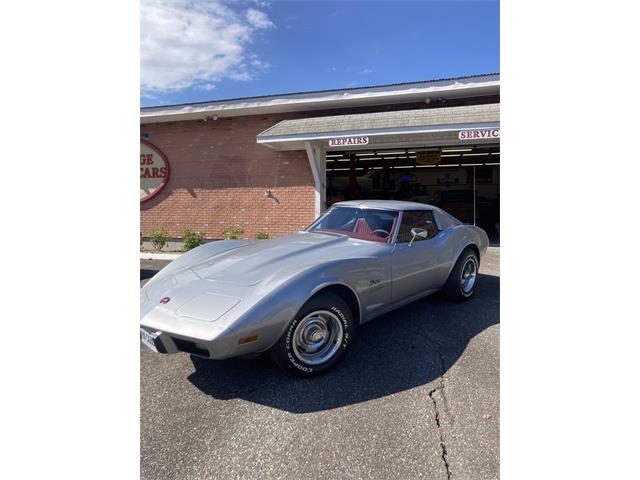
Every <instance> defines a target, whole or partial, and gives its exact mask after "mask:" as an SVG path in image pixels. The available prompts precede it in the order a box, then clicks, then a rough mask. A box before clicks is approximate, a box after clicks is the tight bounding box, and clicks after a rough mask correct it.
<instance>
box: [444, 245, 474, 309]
mask: <svg viewBox="0 0 640 480" xmlns="http://www.w3.org/2000/svg"><path fill="white" fill-rule="evenodd" d="M478 266H479V262H478V257H477V255H476V254H475V252H474V251H473V250H471V249H470V248H467V249H466V250H464V251H463V252H462V254H461V255H460V257H458V261H457V262H456V264H455V265H454V267H453V270H451V273H450V274H449V278H448V279H447V282H446V283H445V284H444V287H442V293H444V295H445V296H446V297H448V298H450V299H451V300H458V301H461V300H466V299H468V298H470V297H472V296H473V293H474V292H475V288H476V285H477V283H478Z"/></svg>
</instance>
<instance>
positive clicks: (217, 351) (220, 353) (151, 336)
mask: <svg viewBox="0 0 640 480" xmlns="http://www.w3.org/2000/svg"><path fill="white" fill-rule="evenodd" d="M140 341H141V342H142V343H143V345H145V346H146V347H147V348H149V349H150V350H153V351H155V352H158V353H181V352H183V353H189V354H191V355H197V356H198V357H202V358H210V359H215V360H222V359H224V358H229V357H230V356H236V355H231V352H232V351H233V350H237V348H236V347H237V340H236V336H235V335H229V336H223V337H220V338H216V339H214V340H200V339H197V338H190V337H185V336H182V335H177V334H174V333H168V332H162V331H160V330H154V329H151V328H147V327H141V328H140ZM244 350H246V352H242V354H245V353H247V354H248V353H252V352H251V347H250V346H249V345H247V348H246V349H244Z"/></svg>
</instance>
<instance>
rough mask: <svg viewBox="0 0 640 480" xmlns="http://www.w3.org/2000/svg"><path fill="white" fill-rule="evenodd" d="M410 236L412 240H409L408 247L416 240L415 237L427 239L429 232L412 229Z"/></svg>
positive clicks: (421, 229)
mask: <svg viewBox="0 0 640 480" xmlns="http://www.w3.org/2000/svg"><path fill="white" fill-rule="evenodd" d="M411 235H412V238H411V241H410V242H409V246H411V245H413V241H414V240H415V239H416V237H420V238H428V237H429V232H427V231H426V230H425V229H424V228H412V229H411Z"/></svg>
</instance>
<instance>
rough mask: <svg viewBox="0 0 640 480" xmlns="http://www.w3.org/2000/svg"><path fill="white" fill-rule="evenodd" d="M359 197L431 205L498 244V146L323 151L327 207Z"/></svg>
mask: <svg viewBox="0 0 640 480" xmlns="http://www.w3.org/2000/svg"><path fill="white" fill-rule="evenodd" d="M360 199H387V200H407V201H415V202H421V203H429V204H431V205H436V206H438V207H440V208H442V209H443V210H445V211H447V212H449V213H450V214H452V215H453V216H455V217H456V218H458V219H459V220H460V221H462V222H464V223H471V224H476V225H478V226H479V227H481V228H483V229H484V230H485V231H486V232H487V233H488V234H489V236H490V238H491V240H492V242H499V232H500V145H499V144H481V145H459V144H458V145H455V146H442V147H407V148H389V149H376V150H357V151H354V150H349V151H327V153H326V206H327V207H329V206H331V205H332V204H333V203H335V202H339V201H342V200H360Z"/></svg>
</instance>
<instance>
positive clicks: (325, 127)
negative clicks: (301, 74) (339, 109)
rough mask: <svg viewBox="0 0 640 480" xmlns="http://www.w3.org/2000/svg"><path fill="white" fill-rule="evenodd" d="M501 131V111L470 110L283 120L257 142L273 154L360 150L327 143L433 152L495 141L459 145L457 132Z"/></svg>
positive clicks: (477, 107)
mask: <svg viewBox="0 0 640 480" xmlns="http://www.w3.org/2000/svg"><path fill="white" fill-rule="evenodd" d="M499 128H500V105H499V104H489V105H473V106H462V107H449V108H438V109H424V110H406V111H394V112H378V113H368V114H355V115H342V116H332V117H315V118H307V119H296V120H284V121H282V122H280V123H278V124H276V125H274V126H273V127H271V128H269V129H267V130H265V131H264V132H262V133H260V134H259V135H258V136H257V137H256V141H257V143H259V144H261V145H265V146H268V147H270V148H273V149H275V150H304V149H305V148H306V144H307V143H314V144H315V145H317V146H319V147H321V148H323V149H324V150H362V149H363V146H362V145H361V144H356V145H352V146H349V145H341V146H336V147H332V146H330V145H329V140H330V139H338V138H351V137H367V142H368V143H367V146H366V148H367V149H375V148H386V147H392V148H394V147H396V146H401V145H412V146H434V145H457V144H469V143H473V144H482V143H492V142H493V143H495V142H496V138H495V137H487V138H473V139H467V140H460V138H459V135H458V133H459V132H460V131H462V130H483V131H493V130H496V129H498V130H499Z"/></svg>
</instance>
